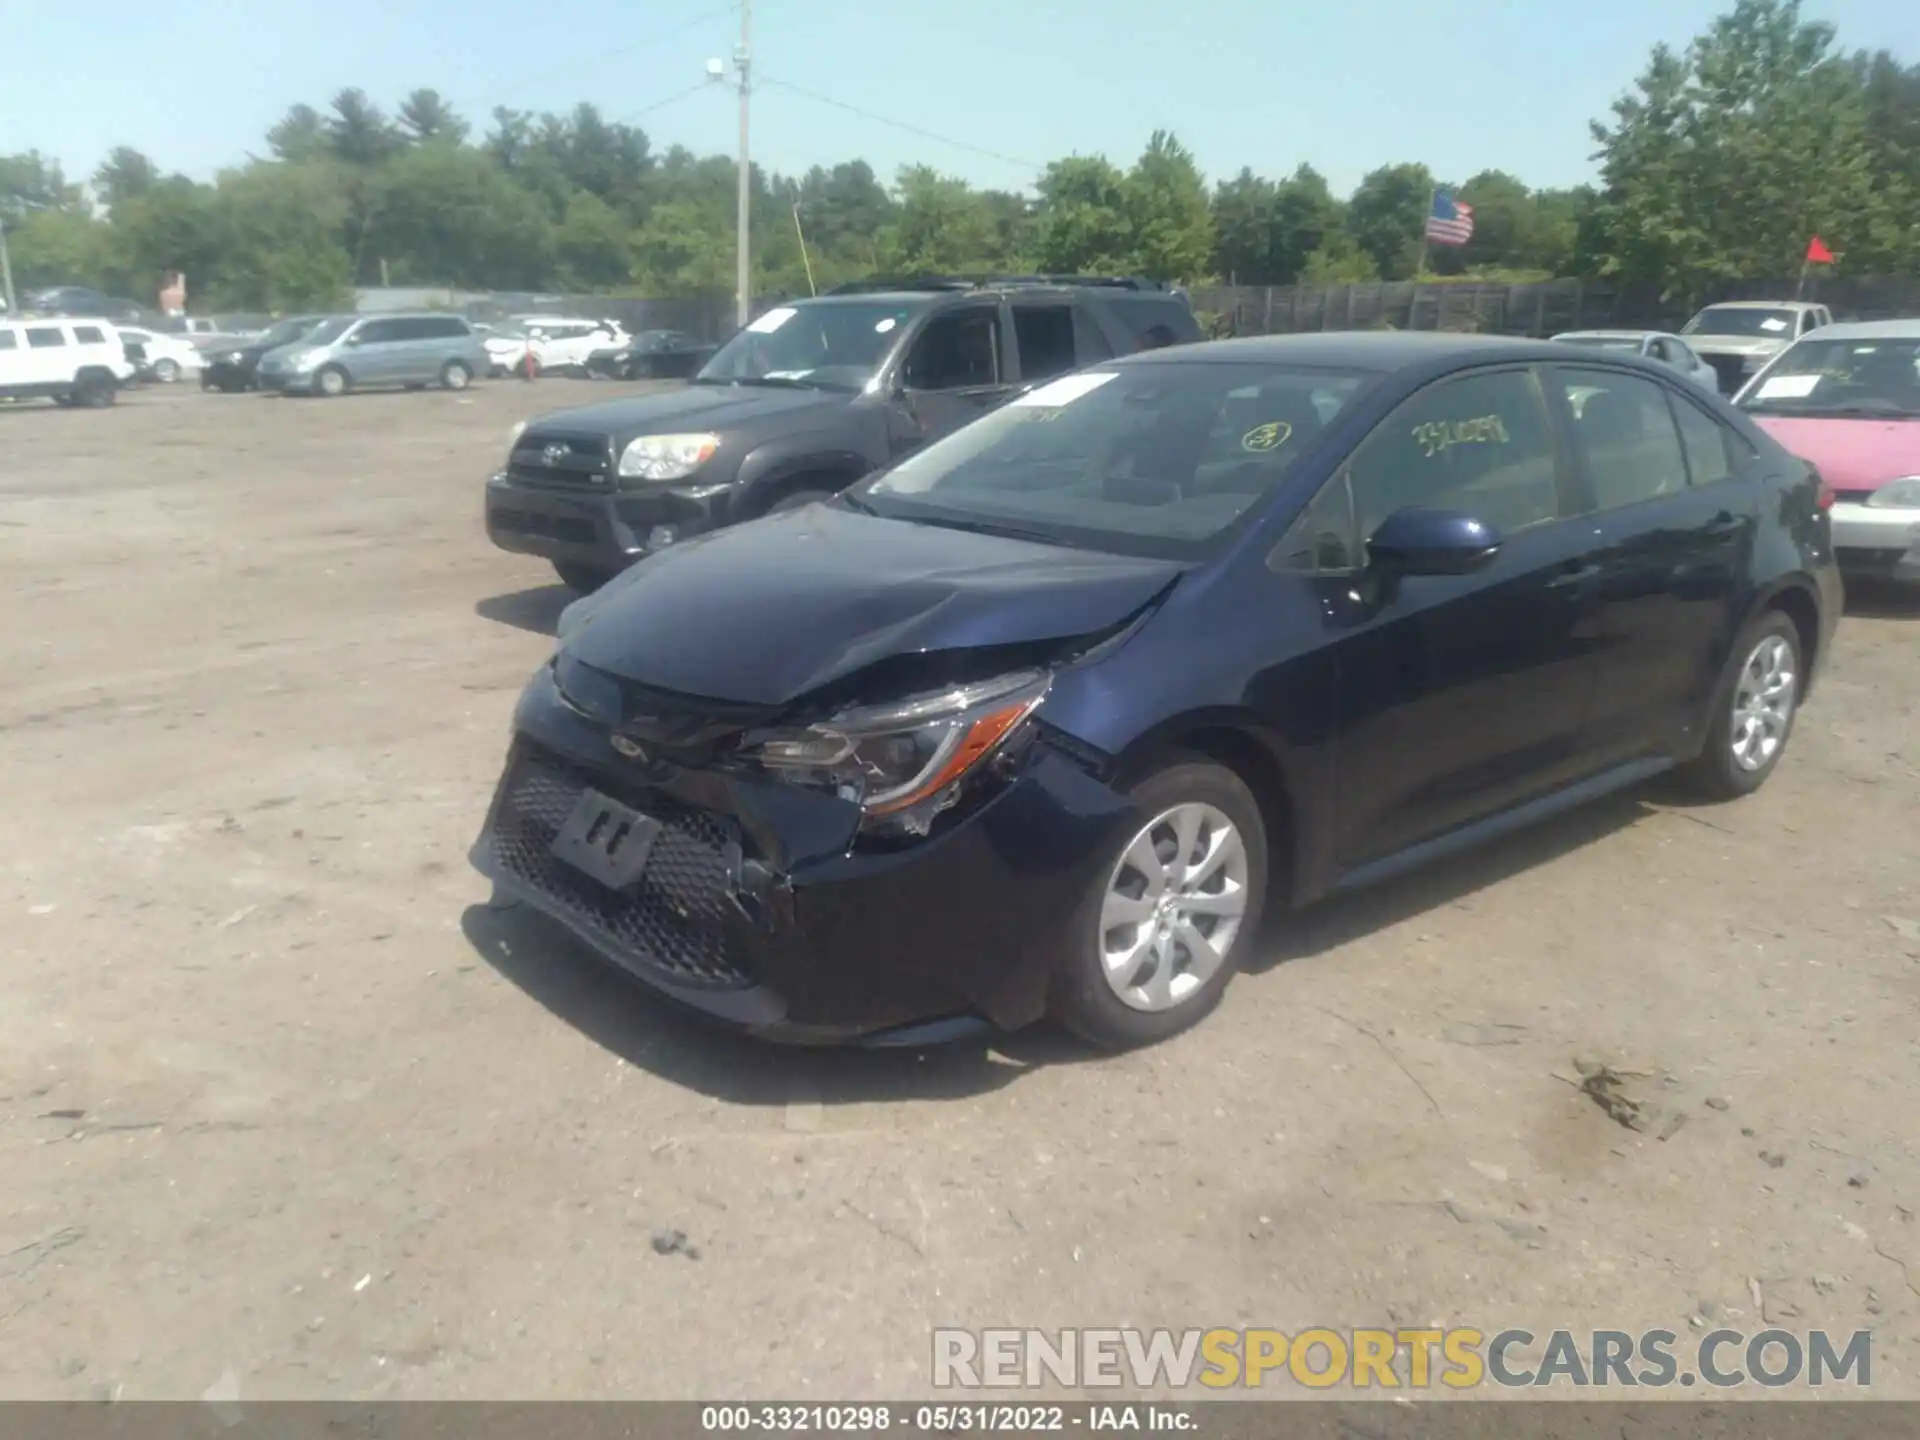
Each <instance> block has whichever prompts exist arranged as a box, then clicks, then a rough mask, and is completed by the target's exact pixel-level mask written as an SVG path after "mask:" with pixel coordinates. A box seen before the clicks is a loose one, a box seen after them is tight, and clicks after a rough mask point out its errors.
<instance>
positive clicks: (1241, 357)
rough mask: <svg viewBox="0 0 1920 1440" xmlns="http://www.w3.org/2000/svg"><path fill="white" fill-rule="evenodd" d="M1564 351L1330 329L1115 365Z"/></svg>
mask: <svg viewBox="0 0 1920 1440" xmlns="http://www.w3.org/2000/svg"><path fill="white" fill-rule="evenodd" d="M1566 359H1567V352H1566V350H1565V348H1564V347H1563V346H1560V345H1556V344H1554V343H1553V342H1552V341H1551V340H1514V339H1508V338H1506V337H1504V336H1496V335H1457V334H1452V333H1449V332H1445V331H1434V330H1421V331H1404V330H1330V331H1326V332H1324V333H1315V334H1309V335H1253V336H1247V337H1244V338H1241V339H1237V340H1199V341H1195V342H1193V343H1192V344H1188V345H1169V346H1166V347H1164V348H1162V349H1158V350H1148V351H1145V352H1143V353H1141V354H1139V355H1130V356H1127V357H1125V359H1124V360H1123V361H1122V362H1119V363H1127V364H1131V363H1136V362H1141V363H1149V364H1153V363H1168V364H1206V363H1208V362H1213V363H1222V362H1228V361H1233V362H1240V363H1248V364H1256V365H1260V364H1264V365H1303V366H1306V367H1308V368H1310V369H1323V370H1375V371H1381V372H1387V371H1393V370H1404V369H1408V368H1411V367H1421V368H1429V369H1435V370H1446V369H1449V368H1451V365H1450V364H1449V362H1453V363H1454V364H1458V365H1463V366H1464V365H1480V364H1488V363H1494V362H1498V361H1502V360H1511V361H1525V360H1544V361H1551V362H1555V363H1565V361H1566Z"/></svg>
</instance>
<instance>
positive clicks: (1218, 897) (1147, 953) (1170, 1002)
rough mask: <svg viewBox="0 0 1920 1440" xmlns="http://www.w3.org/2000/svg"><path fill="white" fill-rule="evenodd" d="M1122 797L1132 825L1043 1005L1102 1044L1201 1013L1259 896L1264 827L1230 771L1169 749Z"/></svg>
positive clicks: (1101, 876) (1241, 948)
mask: <svg viewBox="0 0 1920 1440" xmlns="http://www.w3.org/2000/svg"><path fill="white" fill-rule="evenodd" d="M1127 793H1128V795H1129V797H1130V798H1131V799H1132V800H1133V802H1134V803H1135V804H1136V805H1137V806H1138V807H1139V818H1138V821H1137V822H1136V825H1135V826H1134V827H1133V828H1132V829H1131V830H1130V831H1129V833H1128V834H1127V835H1126V836H1125V837H1124V838H1123V839H1122V840H1121V842H1120V843H1119V844H1118V845H1117V846H1115V847H1114V851H1113V853H1112V855H1111V856H1110V857H1109V859H1108V863H1107V864H1105V865H1103V866H1102V867H1101V868H1100V871H1099V873H1098V874H1097V875H1096V876H1095V877H1094V880H1093V883H1092V886H1091V887H1090V890H1089V893H1088V894H1087V896H1086V898H1085V899H1084V900H1083V901H1082V902H1081V904H1080V906H1079V908H1078V910H1077V911H1076V913H1075V918H1074V923H1073V927H1072V933H1073V935H1074V949H1073V952H1072V953H1071V954H1069V955H1067V956H1066V957H1064V959H1063V961H1062V964H1061V966H1060V969H1059V970H1058V971H1057V972H1056V973H1055V976H1054V981H1053V987H1052V994H1051V998H1050V1001H1049V1009H1050V1011H1051V1013H1052V1015H1053V1017H1054V1018H1055V1019H1056V1020H1058V1021H1059V1022H1060V1023H1061V1024H1063V1025H1065V1026H1066V1027H1067V1028H1068V1029H1069V1030H1071V1031H1073V1032H1074V1033H1075V1034H1076V1035H1078V1036H1080V1037H1081V1038H1082V1039H1083V1040H1086V1041H1088V1042H1090V1043H1091V1044H1094V1045H1097V1046H1099V1047H1100V1048H1101V1049H1103V1050H1126V1049H1131V1048H1134V1047H1136V1046H1140V1045H1152V1044H1155V1043H1157V1042H1159V1041H1161V1040H1165V1039H1168V1038H1170V1037H1171V1036H1174V1035H1177V1034H1179V1033H1180V1032H1181V1031H1182V1030H1185V1029H1187V1028H1188V1027H1190V1026H1192V1025H1196V1024H1198V1023H1199V1022H1200V1021H1201V1020H1203V1019H1205V1018H1206V1017H1207V1015H1208V1014H1210V1013H1211V1012H1212V1010H1213V1008H1214V1006H1216V1005H1217V1004H1219V1003H1220V997H1221V995H1222V994H1224V993H1225V992H1226V988H1227V986H1228V985H1229V984H1230V983H1231V982H1232V980H1233V975H1234V972H1235V971H1236V970H1238V969H1239V968H1240V964H1241V961H1242V960H1243V958H1244V957H1245V956H1246V954H1247V953H1248V951H1249V950H1251V948H1252V946H1253V943H1254V937H1255V935H1257V934H1258V932H1259V929H1260V917H1261V912H1262V911H1263V910H1264V908H1265V906H1266V896H1267V882H1268V871H1267V831H1266V824H1265V822H1264V821H1263V819H1262V818H1261V814H1260V806H1259V803H1258V802H1257V801H1256V800H1255V799H1254V796H1253V792H1252V791H1251V790H1249V789H1248V788H1247V786H1246V782H1245V781H1243V780H1242V779H1241V778H1240V777H1239V776H1238V775H1236V774H1235V773H1234V772H1233V771H1231V770H1229V769H1227V768H1226V767H1225V766H1224V765H1221V764H1219V763H1217V762H1215V761H1212V760H1208V759H1205V758H1203V757H1200V756H1191V755H1181V756H1176V757H1174V758H1173V759H1172V760H1171V761H1170V762H1169V763H1168V764H1166V765H1164V766H1162V767H1161V768H1160V769H1159V770H1157V771H1155V772H1153V773H1152V774H1150V775H1148V776H1146V777H1145V778H1144V779H1142V780H1140V781H1138V782H1137V783H1136V784H1134V785H1132V786H1130V787H1129V788H1128V792H1127ZM1183 843H1184V845H1185V847H1186V848H1185V849H1184V851H1183V849H1182V845H1183ZM1196 856H1199V857H1202V858H1201V860H1200V861H1198V862H1196V860H1195V857H1196ZM1203 864H1204V865H1205V866H1206V867H1207V868H1205V869H1204V870H1202V869H1201V866H1202V865H1203ZM1155 870H1158V871H1159V874H1158V875H1157V876H1156V875H1153V874H1150V873H1149V872H1150V871H1155ZM1196 870H1199V871H1201V873H1199V874H1198V875H1197V876H1196V875H1195V873H1194V872H1195V871H1196ZM1236 907H1237V908H1236ZM1207 942H1214V943H1207ZM1221 945H1223V946H1224V948H1223V949H1221V948H1217V946H1221ZM1203 951H1204V952H1207V953H1206V954H1203V953H1202V952H1203ZM1208 954H1210V955H1212V956H1215V957H1217V958H1216V959H1212V960H1209V959H1208V958H1207V955H1208ZM1182 957H1184V959H1183V958H1182Z"/></svg>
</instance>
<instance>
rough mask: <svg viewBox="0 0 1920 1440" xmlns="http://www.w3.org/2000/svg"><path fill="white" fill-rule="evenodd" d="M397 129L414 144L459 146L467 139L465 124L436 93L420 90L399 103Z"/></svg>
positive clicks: (434, 91)
mask: <svg viewBox="0 0 1920 1440" xmlns="http://www.w3.org/2000/svg"><path fill="white" fill-rule="evenodd" d="M399 118H400V128H401V129H402V130H404V131H405V132H406V134H407V136H408V138H410V139H411V140H412V141H413V142H414V143H415V144H420V145H425V144H428V143H432V142H441V143H445V144H448V145H460V144H463V143H465V141H466V138H467V130H468V126H467V122H466V121H465V120H462V119H461V118H460V117H459V116H458V115H456V114H455V113H454V111H453V107H452V106H451V105H449V104H447V102H446V99H445V98H444V97H443V96H442V95H441V94H440V92H439V91H438V90H432V89H420V90H415V91H414V92H413V93H412V94H410V95H408V96H407V98H406V99H405V100H402V101H401V102H400V117H399Z"/></svg>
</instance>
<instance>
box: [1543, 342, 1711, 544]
mask: <svg viewBox="0 0 1920 1440" xmlns="http://www.w3.org/2000/svg"><path fill="white" fill-rule="evenodd" d="M1555 373H1556V375H1557V376H1558V383H1559V384H1560V386H1561V388H1562V389H1563V391H1564V392H1565V394H1566V397H1567V405H1568V407H1569V408H1570V409H1571V410H1572V411H1573V434H1574V444H1575V446H1576V447H1577V448H1578V449H1579V451H1580V453H1581V455H1582V456H1583V457H1584V458H1585V460H1586V464H1587V475H1588V477H1589V478H1590V479H1591V480H1592V482H1593V500H1594V508H1595V509H1597V510H1603V511H1604V510H1620V509H1623V508H1625V507H1626V506H1628V505H1638V504H1640V503H1641V502H1642V501H1643V500H1655V499H1658V498H1659V497H1661V496H1663V495H1676V494H1678V493H1679V492H1680V491H1682V490H1685V489H1686V488H1687V461H1686V457H1685V455H1684V453H1683V452H1682V451H1681V448H1680V432H1679V431H1678V430H1677V429H1676V428H1675V426H1674V423H1673V414H1672V412H1671V411H1669V410H1668V409H1667V392H1666V390H1665V389H1664V387H1662V386H1659V385H1656V384H1655V383H1654V382H1653V381H1651V380H1642V379H1641V378H1640V377H1639V376H1637V375H1623V374H1621V373H1619V372H1618V371H1613V370H1557V371H1556V372H1555Z"/></svg>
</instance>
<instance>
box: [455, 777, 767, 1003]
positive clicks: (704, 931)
mask: <svg viewBox="0 0 1920 1440" xmlns="http://www.w3.org/2000/svg"><path fill="white" fill-rule="evenodd" d="M589 785H591V786H593V787H594V788H595V789H598V790H600V791H602V792H603V793H607V794H612V795H614V796H615V797H616V798H619V799H622V800H624V801H626V802H627V803H628V804H632V805H633V806H634V807H635V808H636V809H638V810H641V811H642V812H643V813H645V814H647V815H650V816H652V817H653V818H654V819H655V820H658V821H659V822H660V825H661V830H660V834H659V837H658V838H657V839H656V840H655V841H654V845H653V850H652V852H651V853H650V854H649V855H648V857H647V865H646V870H645V871H644V873H643V874H642V875H641V877H640V879H639V880H638V881H636V882H635V883H634V884H633V885H631V886H629V887H627V888H626V889H624V890H619V891H615V890H609V889H608V888H607V887H606V886H604V885H602V884H600V882H599V881H597V880H594V879H591V878H590V877H588V876H587V875H585V874H583V873H581V872H580V871H579V870H576V869H575V868H574V867H573V866H571V865H569V864H567V863H566V862H565V861H564V860H561V859H559V858H558V857H556V856H555V855H554V854H553V852H552V850H551V848H550V847H551V846H552V844H553V837H554V836H555V835H557V834H558V833H559V832H560V827H561V826H562V825H564V824H566V821H567V817H568V816H569V815H571V814H572V813H573V807H574V804H575V802H576V801H578V800H579V798H580V793H581V791H582V790H584V789H586V788H587V787H588V786H589ZM491 838H492V845H493V854H494V858H495V861H496V863H498V864H499V866H500V867H501V869H503V870H504V871H506V872H507V873H508V874H509V875H511V876H513V877H514V878H515V879H517V880H519V881H520V882H521V883H522V884H524V885H527V886H530V887H531V888H532V889H534V890H535V891H537V892H538V893H539V894H540V895H541V896H543V897H544V898H545V899H546V900H547V901H549V902H550V903H551V904H553V905H554V906H556V907H557V908H559V909H561V910H563V911H564V912H565V913H566V914H568V915H569V916H571V917H572V918H573V919H574V920H575V921H576V922H579V923H582V924H584V925H585V927H586V928H588V929H589V930H591V931H593V932H595V933H596V934H599V935H601V936H604V937H605V939H606V941H607V942H608V944H609V945H610V946H611V947H612V948H613V949H614V950H616V951H617V952H619V953H620V954H621V955H622V956H623V957H625V958H627V959H628V960H630V961H632V962H634V963H635V964H636V965H640V966H644V967H645V968H647V969H649V970H651V971H653V972H654V973H655V974H657V975H659V976H660V977H661V978H662V979H663V980H666V981H669V982H671V983H673V984H676V985H687V986H698V987H702V988H706V989H713V990H725V989H739V988H741V987H743V986H746V985H749V984H751V983H752V979H751V976H749V975H748V973H747V971H746V969H745V967H744V966H743V965H742V964H741V963H740V961H739V957H738V956H736V955H734V954H733V953H732V949H733V947H732V946H730V945H729V944H728V942H727V934H726V916H727V914H728V911H729V907H730V903H731V902H730V899H729V896H730V893H731V890H732V885H733V876H734V874H735V871H736V869H737V866H738V863H739V854H740V849H739V845H738V843H737V842H736V841H735V840H734V839H733V836H732V834H731V831H730V830H729V827H728V826H727V825H726V824H725V823H724V822H722V821H721V820H719V819H718V818H716V817H715V816H713V815H710V814H708V813H706V812H705V811H700V810H693V809H689V808H687V807H685V806H681V805H678V804H676V803H674V802H672V801H669V800H667V799H666V798H665V797H663V796H658V795H653V794H641V795H626V794H622V793H621V792H620V791H619V790H618V789H617V788H615V787H612V786H610V785H609V783H608V782H607V781H606V780H604V779H601V778H599V777H590V776H588V775H586V774H585V773H583V772H581V771H579V770H576V769H575V768H574V767H573V766H571V765H569V764H568V763H567V762H566V761H564V760H561V759H560V758H559V757H557V756H554V755H551V754H549V753H548V752H546V751H544V750H541V749H538V748H536V747H534V746H532V745H529V744H527V743H526V742H524V741H522V742H521V743H520V744H518V745H517V746H516V747H515V750H514V754H513V757H512V758H511V759H510V761H509V763H508V770H507V778H506V781H505V782H504V787H503V791H502V794H501V796H500V799H499V802H498V804H497V805H496V807H495V811H494V817H493V833H492V837H491Z"/></svg>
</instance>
